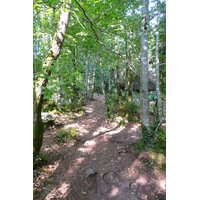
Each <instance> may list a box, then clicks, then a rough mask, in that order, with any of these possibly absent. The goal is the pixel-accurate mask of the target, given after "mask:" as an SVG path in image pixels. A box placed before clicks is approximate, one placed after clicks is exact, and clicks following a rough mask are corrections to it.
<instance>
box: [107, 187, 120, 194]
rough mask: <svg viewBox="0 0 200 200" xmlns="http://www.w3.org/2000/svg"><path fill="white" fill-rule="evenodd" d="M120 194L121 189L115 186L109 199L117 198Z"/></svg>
mask: <svg viewBox="0 0 200 200" xmlns="http://www.w3.org/2000/svg"><path fill="white" fill-rule="evenodd" d="M118 193H119V188H117V187H115V186H113V187H112V190H111V192H110V194H109V197H115V196H117V194H118Z"/></svg>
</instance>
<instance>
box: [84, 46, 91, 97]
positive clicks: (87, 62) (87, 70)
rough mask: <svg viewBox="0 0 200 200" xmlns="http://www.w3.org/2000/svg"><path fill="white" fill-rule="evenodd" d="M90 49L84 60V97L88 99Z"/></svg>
mask: <svg viewBox="0 0 200 200" xmlns="http://www.w3.org/2000/svg"><path fill="white" fill-rule="evenodd" d="M90 52H91V51H90V49H89V53H88V57H87V60H86V78H85V95H86V97H88V80H89V64H90Z"/></svg>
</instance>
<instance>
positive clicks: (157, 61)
mask: <svg viewBox="0 0 200 200" xmlns="http://www.w3.org/2000/svg"><path fill="white" fill-rule="evenodd" d="M157 26H159V11H158V18H157ZM158 47H159V31H158V30H157V32H156V93H157V100H158V117H159V120H161V119H162V101H161V93H160V77H159V58H158Z"/></svg>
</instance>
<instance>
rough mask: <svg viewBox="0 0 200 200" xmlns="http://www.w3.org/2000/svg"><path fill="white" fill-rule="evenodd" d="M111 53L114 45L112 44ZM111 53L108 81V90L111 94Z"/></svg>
mask: <svg viewBox="0 0 200 200" xmlns="http://www.w3.org/2000/svg"><path fill="white" fill-rule="evenodd" d="M111 51H112V43H111ZM111 55H112V54H111V53H110V59H109V80H108V90H109V93H111V77H110V76H111Z"/></svg>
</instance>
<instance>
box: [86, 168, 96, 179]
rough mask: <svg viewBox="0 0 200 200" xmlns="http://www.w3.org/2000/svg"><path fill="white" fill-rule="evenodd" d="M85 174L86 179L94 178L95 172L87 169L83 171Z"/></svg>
mask: <svg viewBox="0 0 200 200" xmlns="http://www.w3.org/2000/svg"><path fill="white" fill-rule="evenodd" d="M85 173H86V177H87V178H89V177H94V176H95V175H96V174H97V172H96V171H95V170H94V169H92V168H89V169H87V170H86V171H85Z"/></svg>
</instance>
